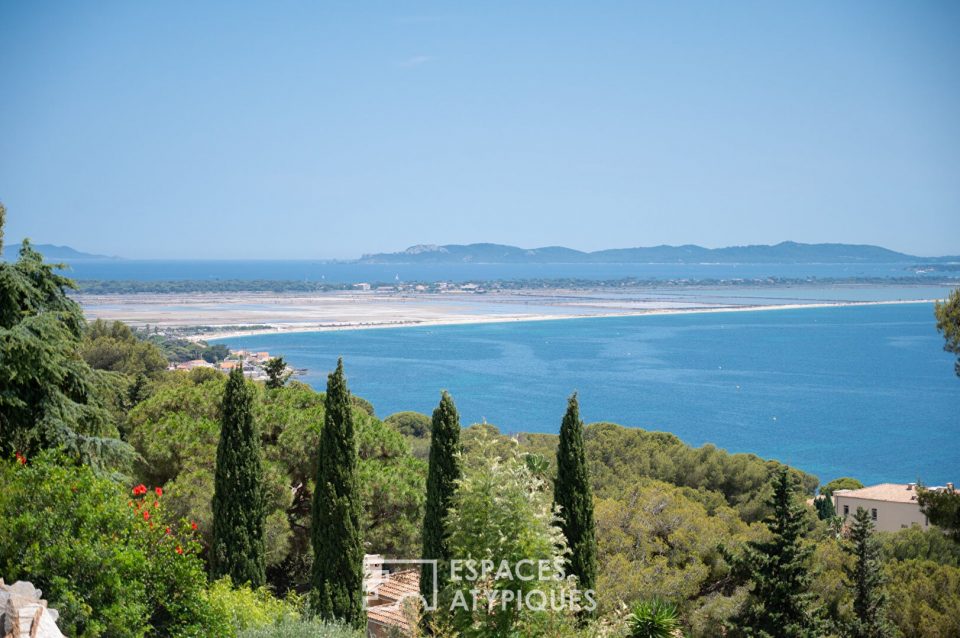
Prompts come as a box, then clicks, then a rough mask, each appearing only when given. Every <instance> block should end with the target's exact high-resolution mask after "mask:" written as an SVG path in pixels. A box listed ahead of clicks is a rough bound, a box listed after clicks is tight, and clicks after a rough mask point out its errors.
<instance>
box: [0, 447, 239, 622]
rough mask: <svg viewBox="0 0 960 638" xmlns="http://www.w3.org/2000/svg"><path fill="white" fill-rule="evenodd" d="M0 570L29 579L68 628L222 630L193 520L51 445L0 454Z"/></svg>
mask: <svg viewBox="0 0 960 638" xmlns="http://www.w3.org/2000/svg"><path fill="white" fill-rule="evenodd" d="M0 485H3V489H2V490H0V574H2V575H3V577H4V578H5V579H7V580H9V581H14V580H18V579H20V580H28V581H31V582H32V583H33V584H34V585H35V586H37V587H39V588H40V589H41V590H43V592H44V596H45V598H47V599H48V600H49V601H50V605H51V606H52V607H54V608H57V609H58V610H59V611H60V620H59V625H60V628H61V630H62V631H63V632H64V633H65V634H67V635H68V636H76V637H83V638H88V637H89V638H95V637H97V636H111V637H114V636H116V637H120V638H127V637H140V636H210V635H223V629H224V628H225V625H224V623H223V622H222V620H221V619H220V618H218V617H217V616H216V614H215V613H214V610H213V609H212V608H211V607H210V605H209V604H208V603H207V600H206V596H205V592H204V587H205V585H206V578H205V575H204V569H203V564H202V562H201V561H200V559H199V558H198V556H197V551H198V550H199V545H198V544H197V543H196V541H195V540H194V538H193V534H192V529H191V526H190V525H189V524H187V523H182V524H181V525H176V524H172V523H169V522H167V521H166V516H165V514H164V511H163V506H162V497H161V494H160V493H159V492H153V491H150V490H147V488H146V487H144V486H138V487H137V488H135V494H134V495H133V496H131V495H129V493H128V492H127V489H126V488H124V487H123V486H121V485H120V484H118V483H116V482H114V481H111V480H110V479H107V478H104V477H101V476H98V475H96V474H95V473H94V471H93V470H91V469H90V468H89V467H86V466H78V465H74V464H72V462H71V461H69V460H66V459H64V458H63V457H61V456H58V455H55V454H53V453H49V452H48V453H44V454H42V455H40V456H39V457H37V458H36V459H31V460H30V461H29V462H28V463H26V464H20V463H9V462H0Z"/></svg>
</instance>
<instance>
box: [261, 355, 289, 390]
mask: <svg viewBox="0 0 960 638" xmlns="http://www.w3.org/2000/svg"><path fill="white" fill-rule="evenodd" d="M263 371H264V372H266V373H267V382H266V386H267V387H268V388H271V389H275V388H282V387H283V384H284V383H286V382H287V378H288V377H289V376H290V374H289V373H288V372H287V362H286V361H284V360H283V357H274V358H272V359H270V360H269V361H267V362H266V363H264V364H263Z"/></svg>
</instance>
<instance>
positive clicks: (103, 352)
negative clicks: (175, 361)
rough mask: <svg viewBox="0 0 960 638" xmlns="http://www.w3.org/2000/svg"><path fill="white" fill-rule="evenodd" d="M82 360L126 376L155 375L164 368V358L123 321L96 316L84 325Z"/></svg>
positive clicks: (97, 367) (165, 361) (96, 368)
mask: <svg viewBox="0 0 960 638" xmlns="http://www.w3.org/2000/svg"><path fill="white" fill-rule="evenodd" d="M81 352H82V354H83V358H84V360H85V361H86V362H87V363H88V364H90V367H91V368H94V369H95V370H108V371H110V372H120V373H121V374H124V375H127V376H136V375H147V376H156V375H157V374H158V373H160V372H162V371H163V370H166V369H167V358H166V357H165V356H164V355H163V353H162V352H161V351H160V349H159V348H158V347H157V346H155V345H154V344H152V343H149V342H146V341H141V340H140V339H138V338H137V336H136V335H135V334H134V332H133V331H132V330H130V328H129V327H127V325H126V324H124V323H123V322H120V321H113V322H107V321H103V320H102V319H97V320H96V321H94V322H93V323H91V324H89V325H88V326H87V329H86V332H85V334H84V339H83V348H82V351H81Z"/></svg>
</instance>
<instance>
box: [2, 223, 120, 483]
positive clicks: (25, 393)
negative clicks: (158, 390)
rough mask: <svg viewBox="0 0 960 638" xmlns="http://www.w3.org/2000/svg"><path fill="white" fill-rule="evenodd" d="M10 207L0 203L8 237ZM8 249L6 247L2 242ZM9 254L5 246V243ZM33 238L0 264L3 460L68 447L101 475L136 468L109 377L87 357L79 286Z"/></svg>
mask: <svg viewBox="0 0 960 638" xmlns="http://www.w3.org/2000/svg"><path fill="white" fill-rule="evenodd" d="M5 217H6V209H4V207H3V204H0V237H2V233H3V222H4V219H5ZM0 244H2V242H0ZM0 250H2V245H0ZM61 267H62V266H60V265H58V264H49V263H46V262H44V259H43V255H41V254H40V253H38V252H37V251H35V250H34V249H33V248H32V247H31V246H30V242H29V241H27V240H24V241H23V245H22V246H21V248H20V254H19V258H18V259H17V260H16V261H15V262H6V261H0V457H7V456H12V455H13V454H14V453H15V452H20V453H23V454H26V455H27V456H31V455H33V454H36V453H37V452H39V451H40V450H43V449H47V448H60V449H62V450H63V451H64V452H66V453H68V454H69V455H70V456H72V457H74V458H76V459H78V460H80V461H82V462H84V463H88V464H91V465H93V466H94V467H97V468H99V469H116V468H118V467H122V466H124V465H126V464H127V463H129V462H130V461H131V460H132V458H133V450H132V448H131V447H130V446H129V445H127V444H126V443H124V442H122V441H120V440H118V439H116V438H113V437H115V436H116V435H117V430H116V426H115V425H114V424H113V423H112V422H111V416H110V413H109V412H108V410H107V409H106V408H105V405H104V401H103V400H102V399H101V395H100V393H99V392H98V387H99V386H102V385H103V384H102V381H103V378H104V377H103V375H102V374H101V373H100V372H98V371H96V370H92V369H91V368H90V366H89V365H88V364H87V363H86V362H85V361H84V360H83V358H82V357H81V356H80V348H81V344H82V340H83V331H84V327H85V326H86V322H85V321H84V319H83V312H82V311H81V309H80V306H79V305H78V304H77V302H76V301H74V300H73V299H71V298H70V297H69V296H68V295H67V291H68V290H70V289H72V288H76V285H75V284H74V282H73V281H71V280H70V279H68V278H66V277H63V276H62V275H60V274H57V273H56V272H55V271H56V270H58V269H59V268H61Z"/></svg>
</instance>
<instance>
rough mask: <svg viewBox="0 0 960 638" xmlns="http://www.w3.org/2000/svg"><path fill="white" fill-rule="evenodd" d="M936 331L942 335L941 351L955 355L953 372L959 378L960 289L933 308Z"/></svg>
mask: <svg viewBox="0 0 960 638" xmlns="http://www.w3.org/2000/svg"><path fill="white" fill-rule="evenodd" d="M934 315H935V316H936V318H937V331H938V332H940V334H942V335H943V340H944V344H943V349H944V350H946V351H947V352H952V353H954V354H956V355H957V360H956V362H955V363H954V364H953V370H954V372H956V374H957V376H958V377H960V288H957V289H955V290H953V291H952V292H951V293H950V296H949V297H948V298H947V299H945V300H944V301H942V302H941V301H938V302H937V303H936V305H935V306H934Z"/></svg>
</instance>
